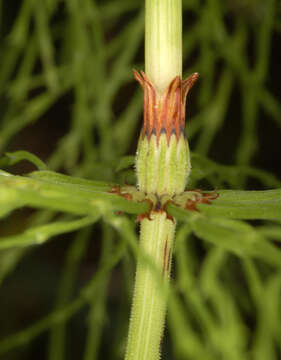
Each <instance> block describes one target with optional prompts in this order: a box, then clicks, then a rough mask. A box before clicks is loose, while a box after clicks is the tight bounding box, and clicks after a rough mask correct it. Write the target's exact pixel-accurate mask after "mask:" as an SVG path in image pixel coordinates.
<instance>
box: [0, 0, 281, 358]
mask: <svg viewBox="0 0 281 360" xmlns="http://www.w3.org/2000/svg"><path fill="white" fill-rule="evenodd" d="M0 4H1V14H0V16H1V44H0V46H1V51H0V106H1V112H0V151H1V157H0V167H1V169H3V170H1V173H0V215H1V217H2V218H1V225H2V226H1V230H0V235H1V238H0V285H1V288H0V316H1V324H0V336H1V338H2V340H0V354H1V355H2V354H3V355H2V356H4V357H5V359H33V358H34V359H38V358H40V359H41V358H42V359H43V358H48V359H49V360H62V359H76V358H83V359H85V360H90V359H91V360H93V359H100V358H103V359H122V357H123V353H124V347H125V341H126V333H127V326H128V316H129V304H130V302H131V291H132V284H133V279H134V261H135V260H134V256H132V254H134V255H136V254H137V252H138V248H137V232H136V223H135V219H136V217H135V215H134V214H137V213H140V212H145V211H146V210H147V206H146V204H141V203H132V202H129V201H127V200H125V199H122V198H120V197H118V196H117V195H113V194H108V189H110V187H111V186H112V185H111V183H124V182H126V181H128V182H129V183H134V182H135V177H134V174H133V169H132V164H133V159H132V158H131V157H130V156H129V155H131V154H132V153H133V152H134V151H135V148H136V143H137V137H138V132H139V130H140V127H141V112H142V94H141V91H140V90H139V89H138V88H137V85H136V84H135V82H134V80H133V77H132V72H131V70H132V68H137V69H142V68H143V63H142V62H143V33H144V19H143V1H137V0H136V1H129V0H107V1H98V0H60V1H59V0H46V1H38V0H37V1H36V0H23V1H16V0H13V1H2V2H1V3H0ZM183 7H184V39H183V52H184V73H185V75H188V74H190V73H191V72H193V71H198V72H199V73H200V81H199V82H198V84H197V85H196V87H195V88H194V90H192V94H191V95H190V97H189V100H188V111H187V112H188V119H187V126H186V134H187V136H188V138H189V141H190V144H191V148H192V151H193V154H192V166H193V171H192V175H191V181H190V184H189V185H188V186H189V187H190V188H195V187H205V188H207V189H212V188H214V187H217V188H218V189H234V190H219V194H220V197H219V199H218V200H217V202H215V203H214V204H213V205H211V206H208V205H200V206H199V208H200V211H201V213H189V212H186V211H184V210H182V209H179V208H177V207H175V206H173V205H171V206H169V208H168V210H169V211H170V213H171V214H173V215H174V216H175V217H177V218H178V234H177V239H176V245H175V255H174V257H175V261H174V275H173V278H174V280H173V281H172V292H171V300H170V303H169V313H168V335H169V339H170V341H169V342H167V343H166V342H165V341H164V344H163V346H164V354H163V359H172V358H173V359H178V360H182V359H192V360H195V359H198V360H201V359H214V360H215V359H216V360H217V359H224V360H234V359H237V360H244V359H245V360H252V359H255V360H265V359H266V360H275V359H278V357H280V354H281V337H280V333H281V326H280V324H281V304H280V299H281V296H280V295H281V252H280V240H281V205H280V203H281V197H280V190H278V189H276V188H280V187H281V185H280V180H279V177H280V143H281V142H280V128H281V103H280V101H279V100H278V96H280V77H281V76H280V61H281V51H280V45H279V44H280V40H281V39H280V37H281V16H280V15H281V6H280V4H279V2H278V1H277V0H275V1H274V0H267V1H261V0H251V1H250V0H235V1H220V0H209V1H207V0H206V1H201V2H200V1H196V0H183ZM278 71H279V72H278ZM30 152H32V153H33V154H36V155H37V156H35V155H32V154H31V153H30ZM39 158H41V159H43V160H44V163H43V162H42V161H41V160H40V159H39ZM22 160H24V161H25V162H22ZM26 160H27V161H29V162H31V163H32V164H33V165H35V167H36V168H38V171H35V172H31V173H30V174H28V175H26V176H15V175H11V174H12V173H17V174H20V175H22V174H23V173H26V172H30V171H31V170H34V168H33V167H31V166H30V164H27V163H26ZM45 163H46V165H45ZM46 169H47V170H46ZM55 171H56V172H55ZM58 172H63V173H65V174H67V175H68V176H67V175H61V174H59V173H58ZM278 172H279V173H278ZM86 179H89V180H86ZM101 180H102V181H106V182H102V181H101ZM107 182H110V183H107ZM238 189H240V190H238ZM254 189H256V190H261V189H264V191H258V192H256V191H254V192H251V191H246V190H254ZM268 189H273V190H268ZM23 207H24V208H26V207H28V209H27V210H20V209H22V208H23ZM30 207H32V208H36V209H41V210H36V211H34V210H32V211H30V210H29V208H30ZM117 210H119V211H120V210H121V211H123V212H126V213H129V214H131V215H129V216H128V217H127V216H125V215H122V214H119V213H118V214H117V213H116V211H117ZM74 231H75V235H74V236H73V235H69V234H68V235H62V234H66V233H70V232H74ZM51 238H54V241H52V242H51V241H50V242H48V240H49V239H51ZM59 239H60V241H61V243H62V245H59V244H60V241H58V240H59ZM54 244H56V245H54ZM68 244H69V245H68ZM31 245H33V246H31ZM38 245H41V246H38ZM65 247H66V249H65ZM89 254H92V255H89ZM57 259H58V260H57ZM58 272H59V276H58ZM44 274H45V275H44ZM41 334H44V335H45V337H44V336H41Z"/></svg>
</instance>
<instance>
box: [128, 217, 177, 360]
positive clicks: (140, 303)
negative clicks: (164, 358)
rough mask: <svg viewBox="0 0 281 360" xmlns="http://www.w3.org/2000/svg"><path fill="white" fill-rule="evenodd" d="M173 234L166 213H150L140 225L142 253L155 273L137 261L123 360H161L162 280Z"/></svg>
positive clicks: (167, 267)
mask: <svg viewBox="0 0 281 360" xmlns="http://www.w3.org/2000/svg"><path fill="white" fill-rule="evenodd" d="M174 232H175V223H174V222H173V221H172V220H169V219H167V217H166V213H165V212H162V213H156V212H155V213H152V214H151V220H148V219H144V220H142V222H141V236H140V247H141V250H142V251H143V253H144V254H145V255H147V256H149V259H151V261H153V263H154V264H155V265H156V270H158V271H153V269H152V268H153V266H151V262H150V261H145V259H144V258H143V256H140V257H139V260H138V264H137V273H136V281H135V290H134V299H133V306H132V315H131V321H130V329H129V338H128V345H127V353H126V360H156V359H159V357H160V354H159V349H160V342H161V338H162V335H163V329H164V321H165V314H166V303H167V299H166V297H167V296H166V294H165V291H164V287H163V282H162V281H161V279H164V284H165V283H168V279H169V276H170V269H171V259H172V247H173V239H174ZM154 270H155V269H154ZM159 278H160V279H159ZM159 280H160V281H159Z"/></svg>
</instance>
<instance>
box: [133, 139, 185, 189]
mask: <svg viewBox="0 0 281 360" xmlns="http://www.w3.org/2000/svg"><path fill="white" fill-rule="evenodd" d="M190 168H191V166H190V158H189V148H188V143H187V140H186V139H185V137H184V136H183V134H181V135H180V138H179V140H178V139H177V138H176V135H174V134H173V135H172V136H171V138H170V141H168V139H167V135H166V134H161V135H160V137H159V139H157V137H156V136H155V135H152V136H151V138H150V139H148V137H147V136H145V137H144V138H142V135H141V137H140V140H139V146H138V154H137V161H136V169H137V178H138V186H139V189H140V191H143V192H145V193H153V194H156V193H157V194H158V195H164V194H169V195H174V194H179V193H181V192H183V190H184V188H185V185H186V180H187V178H188V175H189V172H190Z"/></svg>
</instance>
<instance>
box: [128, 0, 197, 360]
mask: <svg viewBox="0 0 281 360" xmlns="http://www.w3.org/2000/svg"><path fill="white" fill-rule="evenodd" d="M145 6H146V10H145V73H146V74H144V73H141V75H140V74H138V73H137V72H135V77H136V79H137V80H138V81H139V83H140V84H141V86H142V87H143V88H144V110H145V111H144V127H143V131H142V134H141V136H140V141H139V144H138V153H137V160H136V170H137V177H138V187H139V190H140V191H142V192H143V193H145V194H147V196H148V197H149V196H151V195H152V196H154V197H156V198H157V199H158V200H157V204H154V206H155V207H154V209H153V210H152V211H151V212H150V213H149V215H148V218H145V217H144V218H143V220H142V221H141V234H140V250H141V253H144V254H145V255H147V256H149V258H150V260H151V261H152V263H153V264H154V265H155V266H156V270H158V271H156V272H155V271H153V269H152V267H151V266H149V263H148V262H146V261H144V258H143V256H139V259H138V263H137V272H136V280H135V289H134V296H133V305H132V312H131V320H130V325H129V336H128V343H127V350H126V357H125V360H158V359H159V358H160V343H161V338H162V336H163V330H164V323H165V315H166V307H167V295H166V294H167V292H165V291H163V289H165V288H166V285H167V284H168V280H169V277H170V268H171V259H172V247H173V240H174V232H175V226H176V224H175V221H174V220H173V219H171V218H168V215H167V213H166V211H165V208H164V207H163V204H162V203H161V200H162V199H163V197H164V198H165V197H171V196H173V195H175V194H178V193H181V192H182V191H183V190H184V186H185V183H186V178H187V176H188V172H189V170H190V164H189V152H188V145H187V142H186V140H185V138H184V135H183V128H182V119H183V114H184V112H183V109H184V104H182V98H183V96H182V82H181V75H182V20H181V19H182V17H181V12H182V7H181V0H146V2H145ZM158 202H159V204H158ZM157 273H158V274H157ZM157 275H159V276H157Z"/></svg>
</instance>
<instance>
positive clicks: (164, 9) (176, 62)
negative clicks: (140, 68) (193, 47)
mask: <svg viewBox="0 0 281 360" xmlns="http://www.w3.org/2000/svg"><path fill="white" fill-rule="evenodd" d="M145 72H146V75H147V76H148V78H149V79H150V81H151V82H152V83H153V84H154V85H155V86H156V88H157V89H158V90H159V91H160V93H162V92H163V91H164V90H165V89H166V88H167V86H168V85H169V83H170V82H171V81H172V79H173V78H175V77H176V76H180V77H182V4H181V0H146V1H145Z"/></svg>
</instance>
